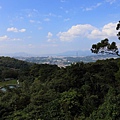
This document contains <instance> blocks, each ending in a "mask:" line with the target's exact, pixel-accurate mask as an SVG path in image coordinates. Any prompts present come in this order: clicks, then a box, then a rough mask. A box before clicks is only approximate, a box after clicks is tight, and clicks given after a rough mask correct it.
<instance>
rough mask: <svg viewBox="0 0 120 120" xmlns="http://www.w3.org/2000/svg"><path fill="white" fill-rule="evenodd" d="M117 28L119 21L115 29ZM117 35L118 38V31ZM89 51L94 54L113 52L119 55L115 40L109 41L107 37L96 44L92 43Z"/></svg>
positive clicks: (118, 27)
mask: <svg viewBox="0 0 120 120" xmlns="http://www.w3.org/2000/svg"><path fill="white" fill-rule="evenodd" d="M119 29H120V21H119V23H118V24H117V26H116V30H119ZM117 36H118V39H119V40H120V31H119V32H118V34H117ZM91 52H92V53H95V54H98V53H101V54H113V55H118V56H120V54H119V50H118V47H117V45H116V42H112V43H109V40H108V38H105V39H104V40H101V42H98V43H97V44H93V45H92V48H91Z"/></svg>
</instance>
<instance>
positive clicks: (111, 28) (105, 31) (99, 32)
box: [87, 23, 117, 39]
mask: <svg viewBox="0 0 120 120" xmlns="http://www.w3.org/2000/svg"><path fill="white" fill-rule="evenodd" d="M116 25H117V23H108V24H106V25H104V26H103V28H102V29H94V30H93V31H91V33H90V34H89V35H88V36H87V37H88V38H89V39H104V38H106V37H107V38H113V37H116V34H117V31H116V29H115V28H116Z"/></svg>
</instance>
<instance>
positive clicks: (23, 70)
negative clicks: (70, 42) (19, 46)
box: [0, 57, 120, 120]
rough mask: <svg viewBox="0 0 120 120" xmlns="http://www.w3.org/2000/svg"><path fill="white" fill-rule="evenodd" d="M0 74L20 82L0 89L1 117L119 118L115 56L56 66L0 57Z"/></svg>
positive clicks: (119, 68) (42, 119)
mask: <svg viewBox="0 0 120 120" xmlns="http://www.w3.org/2000/svg"><path fill="white" fill-rule="evenodd" d="M11 70H12V71H11ZM3 71H4V72H3ZM8 71H9V72H10V73H9V72H8ZM13 71H14V72H15V73H16V72H17V75H16V76H15V74H13V73H14V72H13ZM5 73H6V74H5ZM5 75H6V76H5ZM0 77H1V80H3V78H6V77H8V78H10V77H11V78H15V79H19V81H20V82H21V87H19V88H14V89H9V88H7V91H6V92H3V91H0V116H1V120H13V119H15V120H119V114H120V59H119V58H118V59H106V60H98V61H96V62H89V63H83V62H78V63H75V64H71V65H70V66H67V67H66V68H59V67H58V66H57V65H48V64H33V63H28V62H24V61H20V60H16V59H14V58H8V57H1V58H0ZM3 82H4V81H3Z"/></svg>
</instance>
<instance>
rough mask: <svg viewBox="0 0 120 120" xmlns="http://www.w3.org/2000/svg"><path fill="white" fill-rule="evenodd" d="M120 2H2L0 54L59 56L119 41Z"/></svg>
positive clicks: (71, 0)
mask: <svg viewBox="0 0 120 120" xmlns="http://www.w3.org/2000/svg"><path fill="white" fill-rule="evenodd" d="M119 8H120V0H90V1H89V0H34V1H33V0H19V1H17V0H0V54H7V53H16V52H25V53H30V54H36V55H41V54H56V53H62V52H66V51H77V50H82V51H85V50H90V48H91V46H92V44H94V43H97V42H99V41H100V40H102V39H104V38H108V39H109V40H110V41H116V43H117V45H118V47H119V46H120V45H119V43H120V42H119V40H118V39H117V36H116V34H117V31H116V29H115V28H116V24H117V23H118V21H119V19H120V13H119Z"/></svg>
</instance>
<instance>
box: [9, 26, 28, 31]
mask: <svg viewBox="0 0 120 120" xmlns="http://www.w3.org/2000/svg"><path fill="white" fill-rule="evenodd" d="M7 31H8V32H25V31H26V29H20V30H18V29H17V28H14V27H11V28H7Z"/></svg>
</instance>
